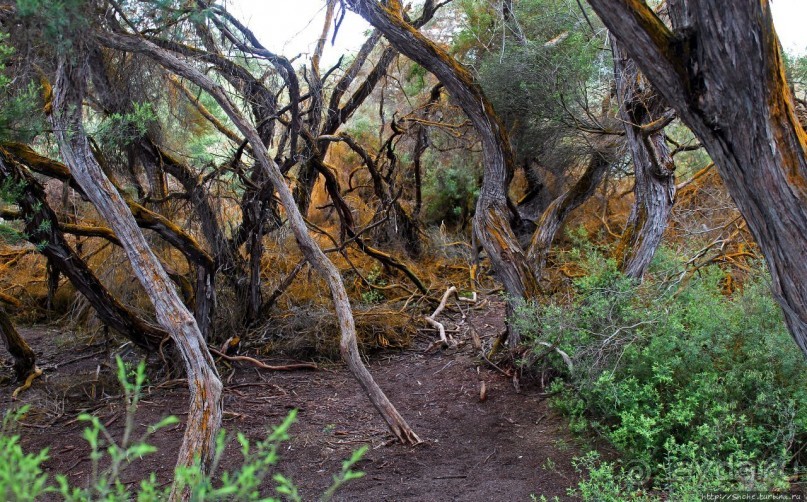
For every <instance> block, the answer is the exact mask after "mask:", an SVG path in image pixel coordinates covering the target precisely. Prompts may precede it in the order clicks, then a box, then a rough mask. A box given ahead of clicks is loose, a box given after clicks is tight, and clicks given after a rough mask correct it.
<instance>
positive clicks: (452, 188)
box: [423, 155, 480, 225]
mask: <svg viewBox="0 0 807 502" xmlns="http://www.w3.org/2000/svg"><path fill="white" fill-rule="evenodd" d="M428 159H430V156H428V155H427V162H426V163H427V164H433V163H432V162H430V161H429V160H428ZM476 171H477V167H475V166H474V165H469V164H465V163H462V160H461V159H458V158H457V159H454V160H453V161H452V162H451V164H449V165H446V166H442V165H434V166H433V167H432V168H431V169H428V170H427V171H426V176H425V177H424V180H423V201H424V209H425V214H424V216H425V220H426V222H427V223H437V224H439V223H442V222H445V223H446V224H447V225H455V224H464V223H466V222H467V221H468V219H469V218H470V217H471V215H472V214H473V208H474V205H475V204H476V199H477V197H479V185H480V183H479V179H478V178H479V175H478V173H477V172H476Z"/></svg>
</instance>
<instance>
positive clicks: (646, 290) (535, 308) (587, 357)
mask: <svg viewBox="0 0 807 502" xmlns="http://www.w3.org/2000/svg"><path fill="white" fill-rule="evenodd" d="M575 253H576V254H575ZM575 257H576V258H577V259H579V260H581V262H582V266H583V268H584V269H586V271H587V275H586V276H585V277H583V278H581V279H578V280H577V281H575V283H574V289H575V291H574V294H573V298H572V299H566V300H565V301H560V300H555V301H552V302H549V303H548V304H545V305H529V306H525V307H523V308H522V309H521V310H520V311H519V312H518V313H517V319H516V322H517V323H518V325H519V327H520V328H521V330H522V332H524V333H525V335H526V337H527V339H528V340H530V341H531V343H532V344H533V346H534V347H535V349H534V353H535V354H536V355H540V356H541V357H540V359H539V358H537V357H536V356H535V355H533V356H531V357H527V358H526V361H525V363H527V364H537V363H538V362H540V363H541V364H545V365H546V364H548V365H550V366H552V367H553V368H554V369H555V370H556V371H557V373H559V374H561V375H562V376H563V377H564V378H562V379H558V380H556V381H555V382H554V383H553V390H554V391H556V392H557V393H558V394H557V395H556V397H555V398H554V405H555V406H556V407H557V408H558V409H560V410H562V411H563V412H564V413H565V414H567V415H568V416H569V418H570V421H571V425H572V428H573V429H574V430H576V431H596V432H598V433H599V434H601V435H602V436H603V437H605V438H606V439H608V441H610V443H611V444H613V446H615V447H616V448H617V450H618V451H619V452H620V453H621V454H622V457H623V461H625V462H637V463H639V464H640V465H642V466H645V467H646V469H647V478H646V480H645V481H647V484H648V486H649V487H651V488H652V489H654V490H662V491H664V492H666V493H668V494H669V496H670V497H672V498H673V499H675V500H685V499H687V498H691V497H696V498H694V500H697V493H702V491H703V490H708V489H710V488H712V489H715V490H717V489H720V490H730V489H759V490H762V489H775V488H783V487H785V486H787V475H786V474H787V473H792V472H793V470H794V469H797V466H798V465H799V461H800V460H801V461H803V460H804V452H803V449H801V448H800V447H801V446H802V445H804V444H805V442H807V363H806V362H805V360H804V357H803V355H802V354H801V352H800V351H799V350H798V348H797V346H796V345H795V343H794V342H793V340H792V339H791V337H790V334H789V333H788V331H787V328H786V327H785V324H784V322H783V319H782V314H781V311H780V309H779V307H778V306H777V304H776V303H775V301H774V300H773V298H772V297H771V295H770V292H769V288H768V279H767V276H766V274H765V273H764V272H763V271H762V270H761V266H760V267H759V268H758V269H757V271H756V272H755V273H754V276H753V277H750V278H748V279H747V280H746V282H745V286H744V289H743V290H742V291H739V292H736V293H734V294H732V295H731V296H725V295H724V294H723V293H722V288H721V286H720V281H721V280H722V278H723V276H724V274H723V272H722V271H721V270H720V269H719V268H717V267H713V268H709V269H703V270H702V272H701V273H700V274H699V275H698V276H697V277H695V278H694V279H693V280H692V281H690V282H689V283H688V284H687V286H686V287H685V288H683V289H681V290H680V291H678V292H677V293H676V294H673V293H671V292H669V291H668V290H669V289H672V288H668V287H667V285H665V284H661V283H659V282H656V281H654V280H653V279H652V277H651V278H650V279H648V280H646V281H645V283H643V284H641V285H639V284H636V283H634V282H633V281H631V280H629V279H627V278H625V277H624V276H622V275H621V274H620V273H619V272H618V271H617V269H616V266H615V264H614V262H613V261H611V260H607V259H605V258H603V257H602V256H601V255H600V254H599V253H597V252H596V251H594V250H593V249H591V248H589V249H585V250H582V251H576V252H574V253H573V255H572V258H575ZM664 257H665V254H664V253H662V258H664ZM664 259H667V260H669V256H667V257H666V258H664ZM540 342H548V343H550V344H551V345H553V346H556V347H558V348H559V349H561V350H563V351H565V352H566V353H567V354H569V356H570V357H571V358H572V360H573V362H574V369H573V371H569V370H568V369H567V366H566V365H565V364H563V362H562V361H560V360H555V359H553V358H554V357H555V356H554V355H551V354H547V347H546V346H545V345H542V344H541V343H540ZM588 463H589V464H590V466H591V465H594V462H593V461H592V460H591V459H589V461H588ZM613 467H614V466H608V465H606V466H605V467H597V468H596V469H599V470H598V471H594V470H590V472H591V473H592V474H591V475H592V476H593V475H594V473H595V472H596V473H597V475H598V476H600V478H602V477H603V476H604V474H603V472H605V471H608V472H611V473H612V474H614V477H613V478H612V480H613V479H617V478H619V476H618V469H616V470H615V469H614V468H613ZM581 486H582V485H581ZM617 499H618V498H615V499H614V500H617ZM598 500H602V499H598Z"/></svg>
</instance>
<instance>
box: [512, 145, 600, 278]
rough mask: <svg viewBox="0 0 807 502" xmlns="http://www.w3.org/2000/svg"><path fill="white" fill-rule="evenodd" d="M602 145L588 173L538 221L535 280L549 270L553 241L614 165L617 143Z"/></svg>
mask: <svg viewBox="0 0 807 502" xmlns="http://www.w3.org/2000/svg"><path fill="white" fill-rule="evenodd" d="M607 141H609V143H608V144H605V145H603V146H602V147H600V148H599V149H597V150H595V151H594V152H592V154H591V160H589V163H588V166H587V167H586V170H585V172H584V173H583V175H582V176H580V179H578V180H577V182H576V183H575V184H574V185H572V187H571V188H569V190H567V191H566V192H565V193H563V194H561V195H560V196H558V197H557V198H556V199H555V200H553V201H552V202H551V203H550V204H549V206H547V208H546V209H545V210H544V212H543V213H541V217H540V218H539V219H538V222H537V224H536V225H537V228H536V229H535V232H533V234H532V239H531V240H530V247H529V250H528V254H527V257H528V258H529V260H530V264H531V265H532V268H533V274H535V277H541V276H542V275H543V271H544V267H545V266H546V258H547V255H548V254H549V249H550V247H551V246H552V241H554V240H555V236H556V235H557V233H558V231H559V230H560V229H561V227H562V226H563V223H564V222H565V221H566V218H568V216H569V214H570V213H571V212H572V211H574V210H575V209H576V208H578V207H579V206H580V205H581V204H583V203H584V202H585V201H587V200H588V199H589V197H591V196H592V194H594V191H595V190H596V189H597V186H599V184H600V182H601V181H602V179H603V177H604V175H605V173H606V172H607V171H608V167H609V166H610V165H611V164H612V162H613V160H614V159H613V157H614V150H615V149H616V142H615V141H613V140H607Z"/></svg>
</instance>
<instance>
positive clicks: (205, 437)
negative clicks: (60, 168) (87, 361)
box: [51, 46, 222, 499]
mask: <svg viewBox="0 0 807 502" xmlns="http://www.w3.org/2000/svg"><path fill="white" fill-rule="evenodd" d="M87 76H88V58H87V53H86V51H85V50H84V49H83V48H82V47H80V46H77V47H75V52H74V53H73V54H69V55H68V56H67V57H65V56H62V57H61V58H60V61H59V68H58V71H57V79H56V85H55V87H54V94H53V114H52V117H51V121H52V123H53V129H54V132H55V135H56V138H57V140H58V142H59V147H60V152H61V154H62V157H63V158H64V159H65V162H66V163H67V165H68V166H69V167H70V169H71V172H72V174H73V177H74V178H75V180H76V182H77V183H78V184H79V185H80V186H81V187H82V188H83V190H84V193H85V194H86V195H87V196H88V198H89V199H90V201H91V202H92V203H93V205H95V207H96V209H97V210H98V212H99V213H100V214H101V215H102V216H103V217H104V218H105V219H106V220H107V221H108V222H109V224H110V226H111V227H112V229H113V230H114V231H115V234H116V235H117V236H118V238H119V239H120V241H121V244H122V245H123V248H124V250H125V251H126V254H127V256H128V257H129V260H130V261H131V263H132V268H133V269H134V272H135V275H136V276H137V278H138V279H139V280H140V282H141V283H142V284H143V287H144V288H145V290H146V292H147V294H148V295H149V297H150V299H151V301H152V303H153V304H154V308H155V310H156V313H157V319H158V321H159V322H160V324H161V325H162V326H163V328H165V329H166V330H167V331H168V332H169V333H170V334H171V338H172V339H173V340H174V343H175V344H176V346H177V348H178V349H179V352H180V354H181V355H182V359H183V361H184V363H185V371H186V373H187V377H188V385H189V389H190V410H189V412H188V421H187V424H186V429H185V435H184V437H183V441H182V446H181V447H180V450H179V456H178V459H177V465H179V466H190V465H193V464H194V463H195V462H196V461H197V460H198V461H199V462H200V465H201V467H202V469H203V470H206V469H207V468H208V467H209V466H210V463H211V461H212V459H213V455H214V451H215V438H216V434H217V433H218V430H219V427H220V425H221V414H222V402H221V390H222V384H221V380H220V379H219V376H218V373H217V371H216V367H215V365H214V363H213V359H212V358H211V356H210V353H209V352H208V351H207V346H206V345H205V341H204V339H203V337H202V334H201V333H200V331H199V328H198V326H197V324H196V320H195V319H194V317H193V315H192V314H191V313H190V312H189V311H188V309H187V308H186V307H185V305H184V304H183V303H182V300H181V299H180V297H179V295H178V294H177V292H176V290H175V289H174V288H173V287H172V286H171V284H170V281H169V279H168V276H167V274H166V272H165V270H163V268H162V266H161V265H160V262H159V261H158V259H157V257H156V256H155V255H154V253H153V252H152V251H151V249H150V248H149V246H148V244H147V243H146V240H145V238H144V237H143V234H142V232H141V231H140V229H139V228H138V226H137V223H136V221H135V219H134V217H133V215H132V213H131V211H130V210H129V207H128V206H127V205H126V202H124V200H123V198H122V197H121V195H120V193H118V191H117V190H116V189H115V187H114V185H113V184H112V183H111V182H110V181H109V179H108V178H107V177H106V175H105V174H104V172H103V171H102V169H101V166H99V165H98V163H97V161H96V160H95V157H94V156H93V154H92V151H91V150H90V145H89V141H88V140H87V136H86V135H85V133H84V128H83V125H82V122H81V118H82V105H83V103H82V99H83V96H84V91H85V86H86V80H87ZM186 496H187V493H179V492H178V491H177V486H176V485H175V486H174V489H173V490H172V498H173V499H176V498H179V497H182V498H185V497H186Z"/></svg>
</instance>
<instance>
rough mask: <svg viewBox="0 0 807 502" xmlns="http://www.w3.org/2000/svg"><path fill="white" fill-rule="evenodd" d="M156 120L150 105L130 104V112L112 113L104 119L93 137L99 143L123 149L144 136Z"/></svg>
mask: <svg viewBox="0 0 807 502" xmlns="http://www.w3.org/2000/svg"><path fill="white" fill-rule="evenodd" d="M156 120H157V116H156V114H155V113H154V110H153V109H152V107H151V104H149V103H132V111H131V112H129V113H123V114H121V113H113V114H112V115H109V116H108V117H107V118H106V119H104V120H103V121H102V122H101V124H100V125H99V126H98V129H97V130H96V131H95V134H94V136H95V137H96V139H97V140H99V141H100V142H101V143H105V144H110V145H114V146H117V147H123V146H126V145H128V144H130V143H132V142H133V141H136V140H138V139H140V138H142V137H143V136H145V135H146V133H147V132H148V128H149V126H150V125H151V124H152V123H154V122H155V121H156Z"/></svg>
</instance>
